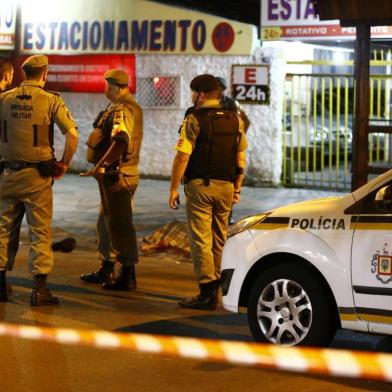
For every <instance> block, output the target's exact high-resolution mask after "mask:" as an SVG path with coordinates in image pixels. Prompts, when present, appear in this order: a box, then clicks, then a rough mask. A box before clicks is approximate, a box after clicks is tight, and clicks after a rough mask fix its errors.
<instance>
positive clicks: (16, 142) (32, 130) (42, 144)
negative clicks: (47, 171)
mask: <svg viewBox="0 0 392 392" xmlns="http://www.w3.org/2000/svg"><path fill="white" fill-rule="evenodd" d="M37 89H39V90H38V91H37ZM51 94H52V93H50V92H47V91H45V90H43V89H41V88H39V87H17V88H15V89H12V90H9V91H7V92H6V93H4V96H2V105H1V124H0V126H1V129H0V141H1V149H0V155H1V156H2V158H3V159H4V160H18V159H19V160H26V161H42V160H49V159H51V158H52V157H53V130H54V127H53V126H54V124H53V120H52V119H51V118H50V117H49V112H50V109H49V108H50V105H51V96H53V95H51Z"/></svg>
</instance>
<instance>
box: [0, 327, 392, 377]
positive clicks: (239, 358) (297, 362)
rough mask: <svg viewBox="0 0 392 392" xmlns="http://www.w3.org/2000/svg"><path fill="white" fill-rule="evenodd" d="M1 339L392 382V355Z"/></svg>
mask: <svg viewBox="0 0 392 392" xmlns="http://www.w3.org/2000/svg"><path fill="white" fill-rule="evenodd" d="M0 336H11V337H17V338H22V339H29V340H44V341H51V342H57V343H60V344H69V345H84V346H92V347H97V348H108V349H125V350H130V351H138V352H144V353H155V354H161V355H168V356H173V357H184V358H190V359H199V360H213V361H219V362H229V363H234V364H238V365H248V366H256V367H268V368H275V369H281V370H287V371H295V372H304V373H316V374H323V375H329V376H339V377H352V378H364V379H373V380H381V381H388V382H392V354H378V353H368V352H361V351H358V352H353V351H348V350H335V349H316V348H298V347H295V348H293V347H279V346H274V345H268V344H258V343H242V342H229V341H224V340H207V339H195V338H185V337H169V336H158V335H147V334H134V333H113V332H107V331H99V330H75V329H64V328H46V327H45V328H42V327H30V326H21V325H13V324H5V323H3V324H0Z"/></svg>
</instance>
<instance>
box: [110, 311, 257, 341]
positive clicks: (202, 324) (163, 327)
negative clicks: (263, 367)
mask: <svg viewBox="0 0 392 392" xmlns="http://www.w3.org/2000/svg"><path fill="white" fill-rule="evenodd" d="M236 327H239V328H242V327H245V328H247V327H246V316H245V315H238V314H214V315H199V316H193V317H180V318H176V319H171V320H159V321H152V322H148V323H144V324H139V325H132V326H127V327H121V328H117V329H116V330H115V331H116V332H132V333H148V334H156V335H167V336H183V337H192V338H202V339H224V340H239V341H248V342H251V341H252V338H251V336H250V334H248V335H247V334H246V333H248V332H247V330H246V332H244V333H243V332H240V331H239V332H233V328H234V329H235V328H236Z"/></svg>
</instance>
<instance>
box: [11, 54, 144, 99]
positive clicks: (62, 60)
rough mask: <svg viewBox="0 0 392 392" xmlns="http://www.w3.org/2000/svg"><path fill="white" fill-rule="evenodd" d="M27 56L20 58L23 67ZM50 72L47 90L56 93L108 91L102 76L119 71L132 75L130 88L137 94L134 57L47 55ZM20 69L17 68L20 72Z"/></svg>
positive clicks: (118, 55)
mask: <svg viewBox="0 0 392 392" xmlns="http://www.w3.org/2000/svg"><path fill="white" fill-rule="evenodd" d="M26 58H27V56H21V57H20V58H19V59H18V61H19V62H20V63H21V64H22V63H23V61H24V60H25V59H26ZM48 58H49V73H48V79H47V82H46V84H45V88H47V89H49V90H53V91H59V92H63V91H72V92H99V93H103V92H104V91H105V80H104V78H103V74H104V73H105V72H106V71H107V70H109V69H113V68H120V69H122V70H124V71H125V72H127V73H128V75H129V88H130V90H131V92H134V91H135V87H136V80H135V55H133V54H128V55H124V54H110V55H105V54H103V55H82V56H81V55H74V56H62V55H48ZM18 68H19V67H16V69H18Z"/></svg>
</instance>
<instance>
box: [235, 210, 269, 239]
mask: <svg viewBox="0 0 392 392" xmlns="http://www.w3.org/2000/svg"><path fill="white" fill-rule="evenodd" d="M268 215H269V213H264V214H258V215H252V216H248V217H246V218H244V219H241V220H239V221H238V222H236V223H234V225H233V226H231V227H230V229H229V234H228V236H229V237H232V236H233V235H236V234H239V233H242V232H243V231H245V230H249V229H251V228H252V227H253V226H255V225H257V224H258V223H260V222H262V221H263V220H264V219H265V218H266V217H267V216H268Z"/></svg>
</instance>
